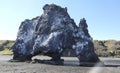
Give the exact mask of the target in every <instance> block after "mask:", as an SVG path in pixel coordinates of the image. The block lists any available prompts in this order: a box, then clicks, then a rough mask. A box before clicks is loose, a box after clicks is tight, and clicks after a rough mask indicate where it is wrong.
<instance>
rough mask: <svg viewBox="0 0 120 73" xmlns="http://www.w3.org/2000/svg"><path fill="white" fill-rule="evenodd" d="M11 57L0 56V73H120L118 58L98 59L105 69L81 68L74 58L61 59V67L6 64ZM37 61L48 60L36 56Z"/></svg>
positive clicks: (19, 63) (97, 67)
mask: <svg viewBox="0 0 120 73" xmlns="http://www.w3.org/2000/svg"><path fill="white" fill-rule="evenodd" d="M11 58H12V56H8V55H0V73H120V67H119V65H120V59H119V58H100V59H101V60H102V61H103V62H104V63H105V64H106V65H108V66H107V67H100V66H97V65H96V67H81V66H78V65H79V61H78V60H77V58H74V57H63V59H64V60H65V62H64V64H65V65H63V66H58V65H48V64H40V63H35V64H33V63H26V62H8V60H10V59H11ZM34 58H37V59H50V58H49V57H45V56H36V57H34ZM34 58H33V59H34Z"/></svg>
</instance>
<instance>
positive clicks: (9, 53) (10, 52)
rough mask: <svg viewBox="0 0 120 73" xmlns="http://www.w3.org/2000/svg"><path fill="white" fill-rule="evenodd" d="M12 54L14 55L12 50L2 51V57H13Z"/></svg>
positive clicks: (0, 53)
mask: <svg viewBox="0 0 120 73" xmlns="http://www.w3.org/2000/svg"><path fill="white" fill-rule="evenodd" d="M12 54H13V52H12V50H9V49H4V50H2V51H0V55H12Z"/></svg>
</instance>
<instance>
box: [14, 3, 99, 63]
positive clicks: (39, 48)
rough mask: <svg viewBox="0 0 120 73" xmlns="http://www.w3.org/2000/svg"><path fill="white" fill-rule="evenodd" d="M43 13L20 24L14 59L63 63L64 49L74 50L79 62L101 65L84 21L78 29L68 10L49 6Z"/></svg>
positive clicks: (44, 8)
mask: <svg viewBox="0 0 120 73" xmlns="http://www.w3.org/2000/svg"><path fill="white" fill-rule="evenodd" d="M43 10H44V13H43V14H42V15H41V16H38V17H36V18H34V19H32V20H25V21H24V22H22V23H21V25H20V27H19V31H18V35H17V39H16V42H15V44H14V45H13V47H12V49H13V52H14V57H13V59H15V60H20V61H26V60H31V58H32V57H33V56H35V55H38V54H40V53H42V54H44V55H47V56H50V57H52V59H53V60H60V57H61V54H62V52H63V51H64V50H65V49H73V50H75V52H76V56H77V57H78V59H79V61H80V62H98V61H99V59H98V56H97V55H96V54H95V52H94V45H93V42H92V41H93V40H92V38H91V36H90V35H89V33H88V29H87V27H88V26H87V23H86V20H85V18H83V19H81V20H80V23H79V26H77V25H76V24H75V22H74V20H73V19H71V18H70V16H69V15H68V13H67V8H61V7H60V6H57V5H55V4H46V5H45V6H44V7H43Z"/></svg>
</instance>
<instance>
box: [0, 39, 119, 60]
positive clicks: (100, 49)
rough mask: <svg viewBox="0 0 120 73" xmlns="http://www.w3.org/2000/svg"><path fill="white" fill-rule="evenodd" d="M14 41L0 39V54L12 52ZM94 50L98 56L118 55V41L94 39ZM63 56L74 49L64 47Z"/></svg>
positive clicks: (69, 53) (71, 52)
mask: <svg viewBox="0 0 120 73" xmlns="http://www.w3.org/2000/svg"><path fill="white" fill-rule="evenodd" d="M14 42H15V41H11V40H0V54H12V51H11V49H10V48H11V47H12V45H13V44H14ZM94 47H95V52H96V53H97V55H98V56H100V57H119V58H120V41H116V40H103V41H100V40H94ZM63 56H75V52H74V50H71V49H70V50H69V49H66V50H65V51H64V52H63Z"/></svg>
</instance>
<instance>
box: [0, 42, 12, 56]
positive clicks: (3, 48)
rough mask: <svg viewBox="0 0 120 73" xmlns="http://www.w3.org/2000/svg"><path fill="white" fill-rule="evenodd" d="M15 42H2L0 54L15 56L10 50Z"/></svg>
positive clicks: (0, 43)
mask: <svg viewBox="0 0 120 73" xmlns="http://www.w3.org/2000/svg"><path fill="white" fill-rule="evenodd" d="M13 44H14V41H11V40H0V54H9V55H11V54H13V53H12V50H11V49H10V48H11V47H12V45H13Z"/></svg>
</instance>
